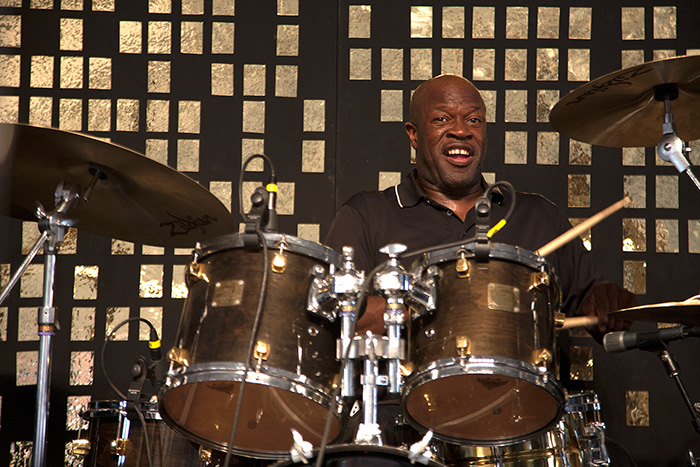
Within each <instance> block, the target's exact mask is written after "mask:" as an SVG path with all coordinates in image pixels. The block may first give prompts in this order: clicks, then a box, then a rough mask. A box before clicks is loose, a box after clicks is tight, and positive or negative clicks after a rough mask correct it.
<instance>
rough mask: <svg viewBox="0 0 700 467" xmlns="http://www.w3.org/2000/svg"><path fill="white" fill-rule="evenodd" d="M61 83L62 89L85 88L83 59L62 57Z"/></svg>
mask: <svg viewBox="0 0 700 467" xmlns="http://www.w3.org/2000/svg"><path fill="white" fill-rule="evenodd" d="M60 63H61V68H60V70H61V73H60V83H61V88H62V89H81V88H82V87H83V57H61V62H60Z"/></svg>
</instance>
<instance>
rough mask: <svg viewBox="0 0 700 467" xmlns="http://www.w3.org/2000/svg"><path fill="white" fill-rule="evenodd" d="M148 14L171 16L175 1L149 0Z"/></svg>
mask: <svg viewBox="0 0 700 467" xmlns="http://www.w3.org/2000/svg"><path fill="white" fill-rule="evenodd" d="M148 12H149V13H156V14H158V13H160V14H170V13H172V12H173V0H148Z"/></svg>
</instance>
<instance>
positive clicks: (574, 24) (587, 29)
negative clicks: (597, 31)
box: [569, 7, 593, 40]
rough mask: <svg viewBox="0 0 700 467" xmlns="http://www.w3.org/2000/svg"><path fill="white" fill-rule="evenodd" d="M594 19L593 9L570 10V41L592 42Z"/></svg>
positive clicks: (578, 8)
mask: <svg viewBox="0 0 700 467" xmlns="http://www.w3.org/2000/svg"><path fill="white" fill-rule="evenodd" d="M592 17H593V9H592V8H591V7H571V8H569V39H581V40H590V39H591V23H592Z"/></svg>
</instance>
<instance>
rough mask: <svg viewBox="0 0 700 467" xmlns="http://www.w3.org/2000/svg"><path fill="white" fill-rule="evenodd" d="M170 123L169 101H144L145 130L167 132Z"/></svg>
mask: <svg viewBox="0 0 700 467" xmlns="http://www.w3.org/2000/svg"><path fill="white" fill-rule="evenodd" d="M169 125H170V101H164V100H156V99H149V100H148V101H146V131H148V132H167V131H168V127H169Z"/></svg>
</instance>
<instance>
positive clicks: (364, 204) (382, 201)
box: [343, 187, 398, 212]
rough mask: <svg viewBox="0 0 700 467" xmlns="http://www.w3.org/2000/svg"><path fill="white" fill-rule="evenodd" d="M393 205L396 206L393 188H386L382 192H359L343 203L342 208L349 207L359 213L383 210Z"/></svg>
mask: <svg viewBox="0 0 700 467" xmlns="http://www.w3.org/2000/svg"><path fill="white" fill-rule="evenodd" d="M393 205H397V203H396V195H395V194H394V187H390V188H387V189H386V190H384V191H378V190H372V191H360V192H358V193H355V194H354V195H352V196H351V197H350V199H348V200H347V201H346V202H345V203H343V206H348V207H351V208H353V209H355V210H357V211H360V212H364V211H369V210H384V209H386V208H387V207H390V206H393ZM397 206H398V205H397Z"/></svg>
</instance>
